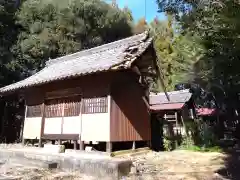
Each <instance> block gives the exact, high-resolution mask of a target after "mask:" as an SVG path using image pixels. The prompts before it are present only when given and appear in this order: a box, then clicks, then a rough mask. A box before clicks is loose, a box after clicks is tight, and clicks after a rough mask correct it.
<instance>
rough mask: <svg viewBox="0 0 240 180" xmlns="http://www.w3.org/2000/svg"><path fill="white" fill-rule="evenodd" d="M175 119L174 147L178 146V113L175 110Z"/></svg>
mask: <svg viewBox="0 0 240 180" xmlns="http://www.w3.org/2000/svg"><path fill="white" fill-rule="evenodd" d="M175 120H176V136H175V137H177V138H175V148H177V147H178V134H179V133H178V113H177V111H176V112H175Z"/></svg>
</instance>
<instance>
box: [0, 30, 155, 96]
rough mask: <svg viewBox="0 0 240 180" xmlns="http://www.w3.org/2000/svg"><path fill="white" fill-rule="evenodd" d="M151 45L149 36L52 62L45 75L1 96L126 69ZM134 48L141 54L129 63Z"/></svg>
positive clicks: (16, 84)
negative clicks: (47, 84) (130, 50)
mask: <svg viewBox="0 0 240 180" xmlns="http://www.w3.org/2000/svg"><path fill="white" fill-rule="evenodd" d="M151 42H152V39H151V38H149V37H148V33H147V32H145V33H142V34H138V35H135V36H131V37H129V38H126V39H122V40H119V41H115V42H113V43H109V44H105V45H102V46H98V47H95V48H92V49H89V50H84V51H80V52H77V53H74V54H70V55H66V56H63V57H60V58H57V59H53V60H49V61H48V62H47V63H46V67H45V68H43V69H42V70H41V71H39V72H37V73H36V74H34V75H32V76H30V77H28V78H26V79H24V80H22V81H19V82H17V83H14V84H11V85H8V86H5V87H3V88H1V89H0V93H4V92H8V91H14V90H17V89H20V88H25V87H30V86H34V85H38V84H44V83H48V82H52V81H56V80H60V79H66V78H71V77H76V76H82V75H86V74H91V73H96V72H101V71H108V70H111V69H112V68H113V67H114V66H117V65H121V64H123V65H124V64H125V63H126V62H129V61H131V60H134V57H136V56H139V55H141V54H142V53H143V52H144V51H145V50H146V48H147V47H148V46H149V45H150V44H151ZM132 46H136V47H137V48H138V51H137V53H135V54H134V55H133V56H132V57H131V59H128V58H126V55H127V54H126V52H127V51H126V50H127V49H128V48H129V47H132ZM126 68H127V67H126Z"/></svg>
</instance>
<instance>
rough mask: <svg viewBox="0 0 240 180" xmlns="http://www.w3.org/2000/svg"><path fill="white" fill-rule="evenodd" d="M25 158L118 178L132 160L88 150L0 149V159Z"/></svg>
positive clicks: (86, 172) (101, 176) (127, 171)
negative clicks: (65, 151) (57, 151)
mask: <svg viewBox="0 0 240 180" xmlns="http://www.w3.org/2000/svg"><path fill="white" fill-rule="evenodd" d="M4 159H8V160H9V159H27V160H32V161H41V162H42V163H45V164H46V167H48V165H50V164H57V168H59V169H69V170H74V171H80V173H83V174H86V175H91V176H95V177H98V178H108V179H109V178H110V179H120V178H121V177H122V176H126V175H128V173H129V172H130V170H131V165H132V162H131V161H128V160H122V159H117V158H111V157H110V156H108V155H106V154H105V155H100V154H94V153H91V152H90V153H89V152H81V151H77V152H74V151H72V152H68V153H56V152H46V151H43V149H42V148H22V149H0V160H4Z"/></svg>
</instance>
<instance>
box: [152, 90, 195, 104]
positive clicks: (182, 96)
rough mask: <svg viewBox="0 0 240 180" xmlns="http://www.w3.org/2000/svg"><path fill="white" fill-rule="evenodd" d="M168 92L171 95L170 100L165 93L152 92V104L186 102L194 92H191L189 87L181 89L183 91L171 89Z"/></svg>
mask: <svg viewBox="0 0 240 180" xmlns="http://www.w3.org/2000/svg"><path fill="white" fill-rule="evenodd" d="M167 93H168V95H169V98H170V101H168V99H167V97H166V95H165V93H157V94H154V93H151V94H150V100H149V101H150V105H154V104H174V103H186V102H187V101H189V100H190V98H191V97H192V93H190V92H189V89H187V90H181V91H171V92H167Z"/></svg>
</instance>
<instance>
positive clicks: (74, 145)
mask: <svg viewBox="0 0 240 180" xmlns="http://www.w3.org/2000/svg"><path fill="white" fill-rule="evenodd" d="M73 148H74V150H77V141H76V140H74V141H73Z"/></svg>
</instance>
